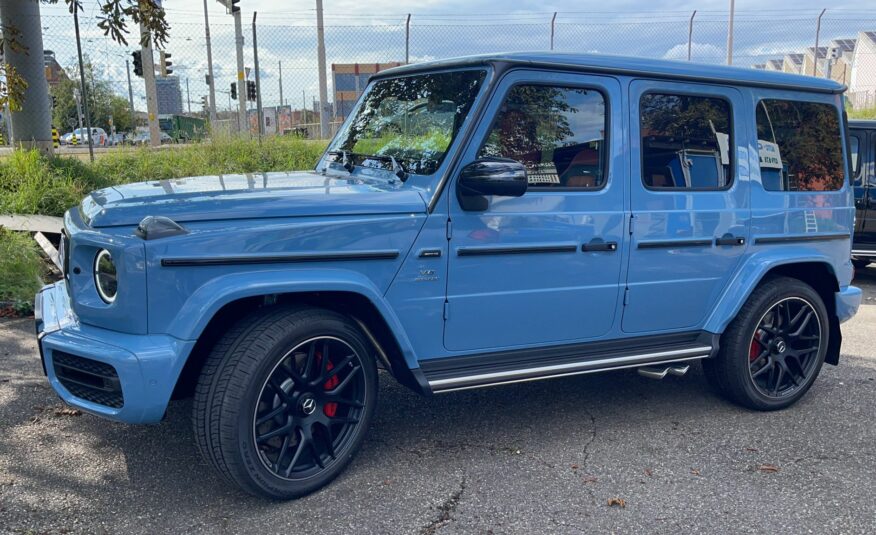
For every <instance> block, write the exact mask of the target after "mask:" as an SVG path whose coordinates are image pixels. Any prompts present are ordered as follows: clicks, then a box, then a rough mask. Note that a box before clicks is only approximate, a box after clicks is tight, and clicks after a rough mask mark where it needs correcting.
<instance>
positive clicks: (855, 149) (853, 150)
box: [849, 134, 861, 185]
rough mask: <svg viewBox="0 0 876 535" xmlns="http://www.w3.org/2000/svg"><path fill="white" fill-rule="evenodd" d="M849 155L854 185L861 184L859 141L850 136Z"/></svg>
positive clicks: (857, 138) (856, 137)
mask: <svg viewBox="0 0 876 535" xmlns="http://www.w3.org/2000/svg"><path fill="white" fill-rule="evenodd" d="M849 153H850V154H851V158H852V177H854V180H855V185H860V183H861V157H860V153H861V139H860V138H859V137H858V136H856V135H854V134H852V135H850V136H849Z"/></svg>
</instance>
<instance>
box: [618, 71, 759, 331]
mask: <svg viewBox="0 0 876 535" xmlns="http://www.w3.org/2000/svg"><path fill="white" fill-rule="evenodd" d="M630 103H631V104H630V147H631V149H630V154H631V158H630V162H631V169H630V202H631V210H632V216H633V218H632V222H631V233H632V236H631V238H632V239H631V243H630V260H629V269H628V280H627V287H628V290H627V291H628V294H627V298H626V303H627V304H626V307H624V314H623V325H622V328H623V330H624V331H625V332H628V333H646V332H649V331H659V332H665V331H670V330H693V329H697V328H699V327H700V326H701V325H702V324H703V322H704V321H705V319H706V317H707V315H708V313H709V311H710V309H711V307H712V306H713V305H714V303H715V302H716V301H717V300H718V297H719V295H720V294H721V292H722V291H723V289H724V288H725V285H726V283H727V281H728V279H729V278H730V276H731V274H732V273H733V271H734V268H735V267H736V265H737V264H738V263H739V260H740V258H741V255H742V252H743V251H744V250H745V248H746V246H747V244H748V237H749V222H750V216H751V209H750V204H749V195H748V194H749V190H748V188H749V182H748V163H747V152H745V151H744V149H742V148H741V147H744V146H746V145H747V142H746V141H747V140H748V139H750V137H749V136H750V134H749V128H748V127H747V126H746V125H745V124H744V123H743V122H742V121H740V120H739V117H750V115H751V114H750V112H749V113H747V114H746V113H743V112H742V111H741V110H742V107H743V106H744V105H746V104H745V101H744V100H743V98H742V96H741V95H740V94H739V92H738V91H736V90H735V89H732V88H726V87H720V86H711V85H700V86H698V85H695V84H678V83H671V82H659V81H645V80H636V81H634V82H633V83H632V84H631V85H630ZM737 146H739V147H740V149H739V155H737Z"/></svg>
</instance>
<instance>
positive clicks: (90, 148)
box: [73, 6, 94, 162]
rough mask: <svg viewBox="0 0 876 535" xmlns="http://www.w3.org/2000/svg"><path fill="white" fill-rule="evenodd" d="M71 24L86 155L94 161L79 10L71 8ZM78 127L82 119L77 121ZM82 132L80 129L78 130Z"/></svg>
mask: <svg viewBox="0 0 876 535" xmlns="http://www.w3.org/2000/svg"><path fill="white" fill-rule="evenodd" d="M73 24H74V25H75V26H76V50H77V51H78V53H79V81H80V83H81V85H82V93H81V95H82V96H81V101H82V106H83V107H84V108H85V126H86V127H88V157H89V158H90V159H91V161H92V162H94V136H92V135H91V114H90V113H88V92H87V91H86V90H85V62H84V61H82V41H81V39H80V37H79V10H78V9H76V7H75V6H74V8H73ZM79 124H80V128H81V125H82V121H81V120H80V121H79ZM79 131H80V132H82V130H81V129H80V130H79Z"/></svg>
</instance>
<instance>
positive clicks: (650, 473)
mask: <svg viewBox="0 0 876 535" xmlns="http://www.w3.org/2000/svg"><path fill="white" fill-rule="evenodd" d="M645 475H646V476H648V477H652V476H653V475H654V471H653V470H651V469H650V468H645Z"/></svg>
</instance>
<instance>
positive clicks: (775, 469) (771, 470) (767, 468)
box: [757, 464, 781, 474]
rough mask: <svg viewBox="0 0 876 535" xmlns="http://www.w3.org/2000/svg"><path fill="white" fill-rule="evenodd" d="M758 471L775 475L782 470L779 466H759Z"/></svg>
mask: <svg viewBox="0 0 876 535" xmlns="http://www.w3.org/2000/svg"><path fill="white" fill-rule="evenodd" d="M757 469H758V470H760V471H761V472H764V473H767V474H775V473H776V472H778V471H779V470H781V469H780V468H779V467H778V466H776V465H774V464H759V465H758V466H757Z"/></svg>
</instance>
